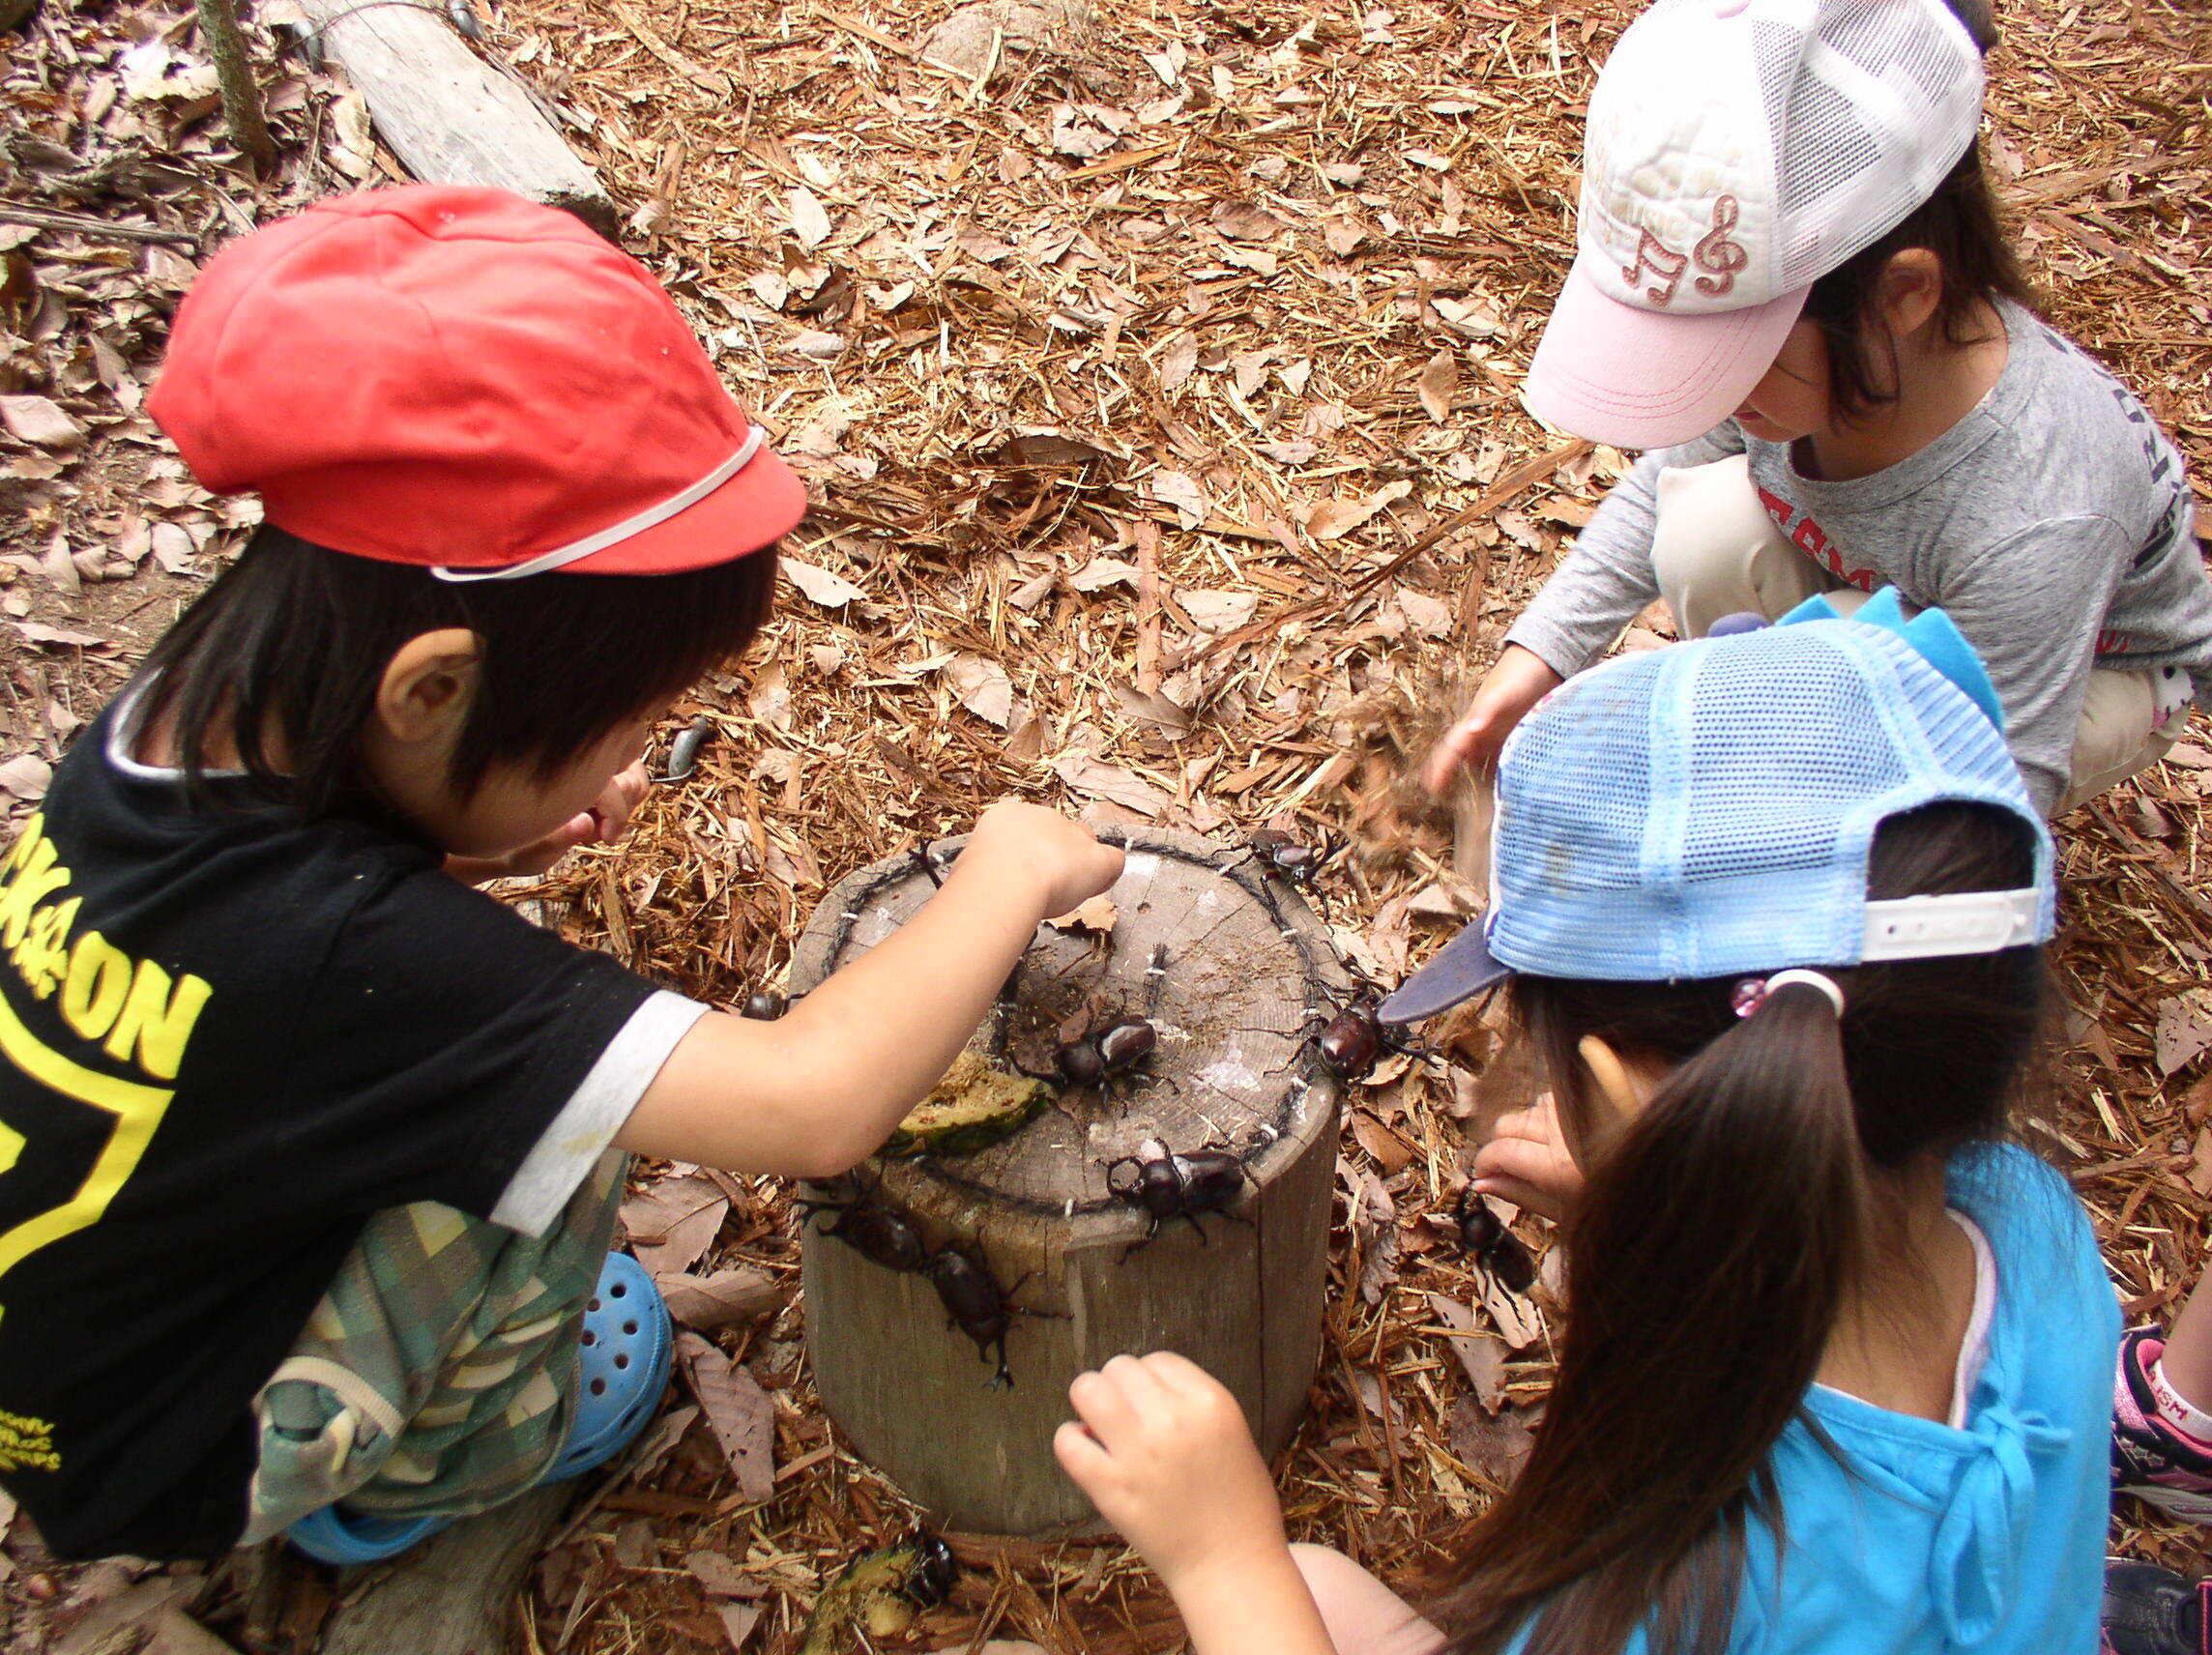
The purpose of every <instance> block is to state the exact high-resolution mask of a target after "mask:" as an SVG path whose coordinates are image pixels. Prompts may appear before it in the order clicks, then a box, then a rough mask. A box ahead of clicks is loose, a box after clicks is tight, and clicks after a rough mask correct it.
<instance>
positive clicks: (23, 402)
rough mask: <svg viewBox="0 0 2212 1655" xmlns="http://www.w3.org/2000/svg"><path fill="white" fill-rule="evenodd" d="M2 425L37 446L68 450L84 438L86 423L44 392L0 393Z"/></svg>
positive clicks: (19, 438) (15, 435) (12, 433)
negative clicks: (32, 394) (10, 394)
mask: <svg viewBox="0 0 2212 1655" xmlns="http://www.w3.org/2000/svg"><path fill="white" fill-rule="evenodd" d="M0 425H5V426H7V427H8V432H9V434H10V435H11V436H13V437H15V438H16V439H17V440H19V441H21V442H25V443H29V444H30V445H31V446H32V447H34V448H40V449H52V450H58V451H62V452H67V451H68V450H72V449H75V448H78V447H80V446H81V445H82V444H83V442H84V437H85V430H84V427H83V426H82V425H80V424H78V423H77V422H76V421H74V420H73V419H71V418H70V416H69V415H68V414H66V413H64V412H63V411H62V408H61V405H60V404H58V403H56V402H54V401H52V400H51V399H50V398H47V397H44V396H0Z"/></svg>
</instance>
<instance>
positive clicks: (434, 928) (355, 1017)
mask: <svg viewBox="0 0 2212 1655" xmlns="http://www.w3.org/2000/svg"><path fill="white" fill-rule="evenodd" d="M119 705H123V704H119ZM117 717H118V709H117V708H110V709H109V710H108V711H107V712H106V713H104V714H103V715H102V717H101V718H100V719H99V720H98V721H97V722H95V723H94V724H93V726H92V727H91V728H90V729H89V730H88V731H86V732H85V734H84V736H83V738H82V739H81V740H79V741H78V742H77V744H76V746H75V747H74V748H73V751H72V752H71V753H70V754H69V756H68V757H67V758H66V759H65V760H64V761H63V762H62V764H61V766H60V767H59V769H57V770H56V772H55V774H54V778H53V784H52V788H51V790H50V791H49V792H48V794H47V796H46V798H45V807H44V810H43V811H42V812H41V813H40V815H38V816H37V817H34V818H33V819H32V821H31V822H30V824H29V825H28V826H27V827H25V828H24V830H23V832H22V834H21V836H20V837H19V838H18V839H17V841H16V843H15V849H14V851H13V852H12V853H8V854H7V855H6V859H5V863H4V865H0V954H5V956H6V958H5V961H4V962H0V1055H4V1056H5V1058H6V1061H4V1062H0V1485H4V1486H5V1487H6V1488H7V1490H8V1491H9V1493H11V1494H13V1495H15V1497H16V1498H17V1499H18V1500H20V1501H21V1502H22V1504H23V1506H24V1507H25V1508H26V1509H27V1510H29V1511H30V1513H31V1514H32V1516H33V1517H34V1518H35V1519H36V1520H37V1521H38V1524H39V1527H40V1529H41V1531H42V1533H43V1534H44V1537H45V1539H46V1542H47V1544H48V1545H49V1546H51V1547H52V1548H53V1549H54V1550H55V1551H56V1552H58V1553H61V1554H62V1555H64V1556H96V1555H102V1554H105V1553H115V1552H128V1553H137V1554H138V1555H141V1556H146V1557H190V1556H208V1555H213V1554H216V1553H220V1552H222V1551H223V1550H225V1549H226V1548H228V1547H229V1546H231V1545H232V1544H234V1543H235V1541H236V1540H237V1538H238V1536H239V1533H240V1530H241V1528H242V1527H243V1525H244V1523H245V1520H246V1516H247V1486H248V1483H249V1480H250V1477H251V1474H252V1469H253V1465H254V1452H255V1437H254V1429H253V1422H252V1418H251V1411H250V1404H251V1399H252V1397H253V1395H254V1393H255V1392H256V1391H257V1390H258V1389H259V1388H260V1387H261V1385H262V1384H263V1383H264V1382H265V1381H266V1380H267V1379H268V1378H269V1376H270V1375H271V1374H272V1373H273V1372H274V1371H275V1370H276V1368H277V1364H278V1363H279V1362H281V1361H282V1360H283V1358H284V1356H285V1354H286V1353H287V1352H288V1351H289V1350H290V1349H291V1347H292V1345H293V1343H294V1342H295V1341H296V1339H297V1338H298V1336H299V1334H300V1331H301V1329H302V1328H303V1327H304V1326H305V1324H306V1320H307V1317H308V1315H309V1313H310V1312H311V1311H312V1310H313V1309H314V1307H315V1305H316V1303H317V1302H318V1301H319V1300H320V1298H321V1296H322V1294H323V1292H325V1291H326V1290H327V1289H328V1287H329V1286H330V1283H331V1281H332V1279H333V1278H334V1277H335V1274H336V1271H337V1266H338V1264H339V1263H340V1262H341V1261H342V1260H343V1259H344V1258H345V1256H346V1254H347V1252H348V1250H349V1249H350V1248H351V1247H352V1245H353V1243H354V1241H355V1239H356V1237H357V1236H358V1234H359V1233H360V1230H361V1227H362V1224H363V1222H364V1219H365V1218H366V1217H367V1216H368V1215H369V1214H370V1213H372V1212H374V1211H376V1210H378V1209H380V1208H384V1207H392V1206H399V1205H405V1204H407V1203H410V1202H417V1201H438V1202H444V1203H446V1204H447V1205H451V1206H454V1207H457V1208H459V1209H461V1210H462V1211H464V1212H469V1213H473V1214H476V1215H478V1216H480V1217H485V1218H489V1217H492V1216H493V1215H494V1211H495V1208H497V1207H498V1205H499V1203H500V1201H501V1198H502V1194H503V1192H504V1191H506V1190H507V1189H508V1187H509V1182H510V1180H512V1179H513V1178H514V1177H515V1175H516V1173H517V1171H518V1170H519V1169H520V1168H522V1166H523V1164H524V1163H525V1161H526V1160H528V1159H529V1158H530V1156H531V1153H532V1150H533V1148H534V1147H535V1146H536V1145H537V1144H538V1140H539V1138H540V1137H541V1136H542V1135H543V1134H544V1133H545V1132H546V1128H547V1127H548V1125H549V1124H550V1123H551V1122H552V1121H553V1120H554V1119H555V1118H557V1117H560V1116H561V1115H562V1112H563V1109H564V1107H565V1106H566V1105H568V1103H569V1101H570V1099H571V1098H572V1097H574V1096H576V1095H577V1094H578V1092H579V1088H581V1087H582V1086H583V1085H584V1083H585V1081H586V1079H587V1078H588V1077H589V1076H591V1074H592V1073H593V1070H594V1066H595V1064H596V1063H597V1061H598V1060H599V1059H600V1057H601V1054H602V1053H604V1052H605V1051H606V1050H607V1049H608V1047H609V1045H610V1042H612V1041H614V1040H615V1039H616V1038H617V1036H618V1035H619V1034H621V1033H622V1031H624V1029H625V1027H626V1025H627V1024H628V1023H629V1021H630V1019H631V1018H632V1015H633V1014H634V1013H636V1012H638V1010H639V1008H640V1006H641V1005H642V1004H643V1003H644V1002H646V1001H648V1000H649V999H651V998H652V997H653V996H654V994H655V990H654V989H653V988H652V986H651V985H649V984H647V983H646V982H644V981H643V980H641V979H639V978H638V977H635V976H633V975H631V974H630V973H628V972H626V971H625V970H623V968H622V967H621V966H619V965H618V964H617V963H616V962H615V961H613V960H611V959H609V958H607V957H605V956H604V955H599V954H594V953H590V952H587V951H585V950H582V949H579V948H576V947H574V946H572V945H570V944H567V943H564V942H562V941H561V940H560V939H559V938H557V937H554V936H552V935H550V934H549V933H547V932H544V931H541V930H539V929H538V928H537V927H535V926H532V925H531V924H529V923H528V922H527V921H525V920H524V919H523V918H521V916H519V915H515V914H514V913H512V912H510V911H509V910H508V909H506V908H504V907H502V906H501V905H500V904H499V903H497V902H495V901H493V900H492V899H491V898H489V897H487V896H485V895H483V894H482V893H481V892H480V891H475V890H471V889H468V888H467V887H465V886H461V885H459V884H457V883H455V882H454V881H452V880H451V879H450V878H448V877H447V876H446V875H445V874H444V873H442V872H441V871H440V869H439V857H437V855H436V854H435V853H434V852H433V851H432V850H430V849H429V848H427V847H425V846H424V845H422V844H420V843H417V842H411V841H409V840H406V839H403V838H400V837H397V836H395V835H393V833H391V832H388V831H385V830H382V829H379V828H376V827H370V826H367V825H364V824H361V823H353V822H319V823H312V824H304V823H302V822H301V821H300V819H299V818H298V817H297V816H296V815H293V814H291V813H288V812H283V811H278V810H273V809H269V808H266V807H263V808H258V809H239V810H223V811H215V812H202V811H195V810H193V809H191V808H189V807H188V805H187V804H186V803H185V801H184V799H183V797H182V793H181V790H180V789H179V787H178V786H177V784H176V782H175V781H174V779H173V778H170V777H167V776H166V775H165V773H164V772H157V771H151V770H148V769H145V768H144V767H140V766H137V765H134V764H132V763H131V761H130V759H129V757H128V755H127V754H125V753H124V752H123V750H122V748H121V746H120V744H115V745H111V742H110V729H111V726H112V725H113V724H114V722H115V721H116V719H117ZM229 785H236V784H229ZM242 797H243V794H242Z"/></svg>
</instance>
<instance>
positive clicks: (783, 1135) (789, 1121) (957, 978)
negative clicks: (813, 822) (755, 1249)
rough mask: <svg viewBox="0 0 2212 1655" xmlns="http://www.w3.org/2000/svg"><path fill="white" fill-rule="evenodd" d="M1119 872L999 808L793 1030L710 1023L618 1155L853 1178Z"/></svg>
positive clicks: (684, 1044) (1075, 840)
mask: <svg viewBox="0 0 2212 1655" xmlns="http://www.w3.org/2000/svg"><path fill="white" fill-rule="evenodd" d="M1120 875H1121V851H1120V850H1119V849H1117V848H1115V847H1113V846H1110V845H1102V844H1100V843H1099V842H1098V841H1097V840H1096V839H1095V838H1093V837H1092V836H1091V832H1090V830H1089V829H1088V828H1086V827H1081V826H1080V825H1078V824H1077V823H1075V822H1072V821H1070V820H1068V819H1067V818H1066V817H1064V816H1062V815H1060V814H1059V813H1058V812H1056V811H1051V810H1046V809H1043V808H1041V807H1039V806H1037V805H1033V804H1019V803H1014V802H1011V801H1007V802H1002V803H1000V804H996V805H993V806H992V807H991V809H989V810H988V811H986V812H985V813H984V814H983V817H982V819H981V820H980V821H978V822H977V823H976V825H975V833H974V834H973V835H972V836H971V837H970V839H969V841H968V844H967V846H966V848H965V849H964V850H962V852H961V854H960V856H959V858H958V859H957V860H956V861H954V862H953V864H952V868H951V871H950V872H949V873H947V874H946V878H945V886H944V888H943V889H941V890H940V891H938V892H937V894H936V895H934V896H933V897H931V898H930V900H929V903H928V905H927V906H926V907H925V908H923V909H922V911H921V912H920V913H919V914H917V915H915V917H914V918H913V919H911V920H909V921H908V922H907V923H906V924H905V925H903V926H901V927H900V928H899V929H898V930H897V931H896V932H895V933H893V934H892V935H891V936H889V937H888V938H886V939H885V940H884V942H882V943H881V944H878V945H877V946H875V947H874V948H871V949H870V950H869V951H868V952H867V953H865V954H863V955H861V956H860V957H859V959H857V960H855V961H854V962H853V963H852V964H851V965H849V966H846V967H845V968H844V969H843V970H842V971H839V972H838V973H835V974H834V975H832V976H831V977H830V978H829V980H828V981H826V982H824V983H823V984H822V985H821V986H820V987H819V988H816V989H814V990H812V991H811V992H809V993H808V994H807V995H806V996H805V997H804V998H803V999H801V1000H800V1001H799V1002H797V1003H796V1004H795V1005H793V1006H792V1008H791V1010H790V1011H789V1012H788V1013H787V1014H786V1015H785V1016H783V1017H782V1018H780V1019H778V1020H776V1021H775V1022H772V1023H763V1022H753V1021H750V1020H748V1019H745V1018H742V1017H732V1016H730V1015H728V1014H726V1013H717V1012H710V1013H709V1014H708V1015H706V1016H705V1017H702V1018H700V1019H699V1021H698V1022H697V1023H696V1024H694V1025H693V1026H692V1028H691V1031H690V1032H688V1033H687V1034H685V1035H684V1038H683V1039H682V1040H681V1041H680V1042H679V1043H678V1044H677V1047H676V1049H675V1051H674V1052H672V1053H671V1054H670V1055H669V1058H668V1060H667V1062H666V1063H664V1064H663V1065H662V1066H661V1069H660V1073H659V1074H658V1075H657V1076H656V1077H655V1080H654V1082H653V1084H652V1085H651V1086H650V1087H648V1088H647V1089H646V1092H645V1095H644V1096H643V1097H642V1098H641V1099H640V1100H639V1101H638V1105H637V1107H636V1109H635V1110H633V1111H632V1112H631V1114H630V1117H629V1119H628V1121H627V1122H626V1124H625V1125H624V1127H623V1129H622V1130H621V1131H620V1132H618V1133H617V1134H616V1135H615V1142H616V1143H617V1144H618V1145H620V1146H621V1147H623V1148H626V1149H628V1150H631V1151H633V1152H635V1153H638V1154H644V1155H655V1156H661V1157H664V1158H667V1159H670V1160H683V1161H696V1162H699V1163H700V1164H702V1165H705V1166H711V1167H720V1168H724V1169H727V1170H730V1171H734V1172H746V1173H781V1174H785V1175H788V1176H797V1177H829V1176H833V1175H835V1174H837V1173H841V1172H843V1171H845V1170H846V1169H847V1168H848V1167H850V1166H852V1165H853V1164H854V1163H855V1162H858V1161H859V1160H861V1159H863V1158H864V1157H866V1156H867V1155H869V1154H871V1153H873V1152H874V1151H875V1149H876V1148H877V1147H879V1146H880V1145H881V1144H882V1143H883V1141H884V1140H885V1139H886V1138H887V1137H888V1136H889V1135H890V1132H891V1129H892V1128H893V1127H895V1126H896V1125H897V1124H898V1123H899V1121H900V1120H902V1119H904V1118H905V1117H906V1115H907V1113H908V1111H910V1110H911V1109H913V1107H914V1106H915V1105H916V1104H917V1103H919V1102H920V1101H921V1100H922V1098H923V1097H925V1096H927V1095H928V1093H929V1089H930V1088H931V1087H933V1086H935V1085H936V1084H937V1082H938V1079H939V1078H940V1077H941V1076H942V1075H943V1074H944V1073H945V1070H946V1067H947V1066H948V1065H949V1064H950V1063H951V1061H952V1060H953V1059H954V1058H955V1057H956V1056H958V1055H959V1052H960V1049H961V1047H963V1046H964V1045H966V1044H967V1043H968V1039H969V1036H970V1035H972V1034H973V1033H974V1032H975V1028H976V1026H977V1025H978V1024H979V1023H981V1022H982V1020H983V1016H984V1013H985V1012H986V1011H988V1010H989V1009H990V1005H991V1002H992V1000H993V999H994V998H996V996H997V995H998V993H999V990H1000V989H1001V988H1002V987H1003V986H1004V983H1005V980H1006V975H1007V973H1009V972H1011V971H1012V970H1013V967H1014V962H1015V961H1016V960H1018V959H1020V958H1021V956H1022V954H1023V952H1024V951H1025V950H1026V949H1027V948H1028V947H1029V945H1030V941H1031V939H1032V937H1033V935H1034V933H1035V931H1036V927H1037V924H1038V922H1039V921H1040V920H1042V919H1045V918H1047V917H1048V916H1050V915H1055V914H1064V913H1066V912H1067V911H1068V910H1069V909H1071V908H1074V907H1076V906H1077V905H1078V904H1080V903H1082V902H1084V901H1085V900H1087V899H1088V898H1090V897H1091V896H1094V895H1096V894H1097V893H1098V892H1100V891H1102V890H1104V889H1106V888H1107V887H1108V886H1111V885H1112V884H1113V883H1114V881H1115V880H1116V879H1117V878H1119V877H1120Z"/></svg>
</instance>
